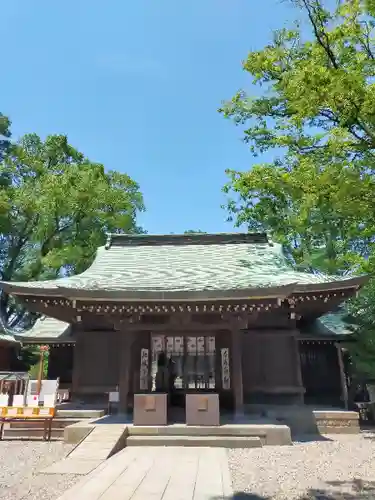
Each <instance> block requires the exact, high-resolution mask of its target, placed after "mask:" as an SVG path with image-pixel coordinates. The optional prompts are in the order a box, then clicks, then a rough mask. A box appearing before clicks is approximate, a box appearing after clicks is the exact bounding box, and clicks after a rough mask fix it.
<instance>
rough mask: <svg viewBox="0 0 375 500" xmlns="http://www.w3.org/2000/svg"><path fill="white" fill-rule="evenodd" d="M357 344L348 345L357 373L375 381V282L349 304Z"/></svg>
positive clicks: (350, 319) (350, 318)
mask: <svg viewBox="0 0 375 500" xmlns="http://www.w3.org/2000/svg"><path fill="white" fill-rule="evenodd" d="M349 321H350V322H351V324H352V328H353V332H354V337H355V342H354V343H350V344H348V347H349V350H350V353H351V357H352V360H353V363H354V365H355V368H356V371H357V373H358V374H359V375H360V376H361V377H363V378H364V379H367V380H370V381H375V280H372V281H371V282H370V283H369V284H368V286H367V287H366V290H365V293H361V294H360V295H359V296H358V298H357V299H356V300H355V301H353V302H352V303H350V304H349Z"/></svg>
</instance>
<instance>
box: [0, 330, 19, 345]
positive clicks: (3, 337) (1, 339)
mask: <svg viewBox="0 0 375 500" xmlns="http://www.w3.org/2000/svg"><path fill="white" fill-rule="evenodd" d="M0 343H1V344H17V343H18V341H17V340H16V339H15V338H14V336H13V335H10V334H8V333H4V332H3V331H0Z"/></svg>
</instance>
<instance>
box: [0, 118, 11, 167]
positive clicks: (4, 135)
mask: <svg viewBox="0 0 375 500" xmlns="http://www.w3.org/2000/svg"><path fill="white" fill-rule="evenodd" d="M10 135H11V134H10V121H9V119H8V118H7V117H6V116H4V115H3V114H2V113H0V161H1V160H2V159H3V158H4V154H5V153H6V152H7V151H8V149H9V147H10V140H9V138H10Z"/></svg>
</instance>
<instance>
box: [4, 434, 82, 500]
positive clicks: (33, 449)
mask: <svg viewBox="0 0 375 500" xmlns="http://www.w3.org/2000/svg"><path fill="white" fill-rule="evenodd" d="M71 449H72V447H71V446H70V445H65V444H64V443H62V442H60V441H52V442H50V443H46V442H42V441H26V440H25V441H1V442H0V499H1V500H26V499H27V500H56V499H57V498H58V497H59V496H60V495H62V493H63V492H64V491H65V490H67V489H68V488H70V487H71V486H73V485H74V484H75V483H76V482H78V481H79V480H80V479H82V476H75V475H66V474H64V475H59V474H38V472H39V471H40V470H42V469H44V468H45V467H48V465H50V464H52V463H53V462H57V461H58V460H60V459H61V458H64V457H65V456H66V455H67V454H68V453H69V451H70V450H71Z"/></svg>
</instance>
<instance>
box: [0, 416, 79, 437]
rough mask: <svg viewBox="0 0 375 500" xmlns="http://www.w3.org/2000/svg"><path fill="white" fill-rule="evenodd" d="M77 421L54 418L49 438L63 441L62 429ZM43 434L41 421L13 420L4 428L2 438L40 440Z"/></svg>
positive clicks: (75, 419) (74, 419)
mask: <svg viewBox="0 0 375 500" xmlns="http://www.w3.org/2000/svg"><path fill="white" fill-rule="evenodd" d="M78 421H79V420H78V419H77V418H64V417H63V418H54V419H53V420H52V433H51V438H52V439H53V440H63V439H64V429H65V427H68V426H69V425H72V424H76V423H77V422H78ZM43 434H44V422H43V421H37V422H33V421H26V422H22V421H21V422H19V421H17V420H14V421H13V422H9V423H7V424H5V426H4V438H5V439H31V438H40V439H42V437H43Z"/></svg>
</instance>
